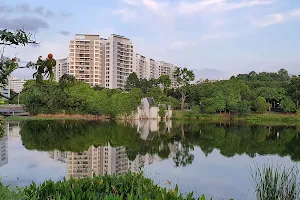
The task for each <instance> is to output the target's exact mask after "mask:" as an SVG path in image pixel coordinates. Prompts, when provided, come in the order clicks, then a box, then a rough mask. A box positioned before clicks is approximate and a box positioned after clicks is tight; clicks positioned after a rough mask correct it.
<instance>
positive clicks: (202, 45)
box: [0, 0, 300, 78]
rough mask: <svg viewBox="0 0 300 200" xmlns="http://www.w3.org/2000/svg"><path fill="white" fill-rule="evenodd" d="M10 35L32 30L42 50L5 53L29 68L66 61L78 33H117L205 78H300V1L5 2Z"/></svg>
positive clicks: (2, 17) (1, 12)
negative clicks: (275, 74)
mask: <svg viewBox="0 0 300 200" xmlns="http://www.w3.org/2000/svg"><path fill="white" fill-rule="evenodd" d="M4 28H7V29H12V30H13V29H20V28H22V29H25V30H26V31H29V32H31V33H33V35H34V37H35V39H36V40H37V41H38V42H39V43H40V44H39V45H35V46H32V45H30V46H27V47H16V48H9V47H6V48H5V55H7V56H17V57H19V58H20V59H21V61H22V63H26V62H27V61H35V60H36V59H37V57H38V56H40V55H42V56H44V57H46V56H47V54H48V53H52V54H54V57H55V58H56V59H59V58H64V57H67V56H68V44H69V41H70V40H71V39H72V38H74V36H75V34H77V33H85V34H100V36H101V37H108V36H109V35H110V34H113V33H114V34H119V35H123V36H126V37H128V38H130V39H131V40H132V42H133V44H134V45H135V46H136V49H137V52H138V53H140V54H143V55H145V56H146V57H151V58H153V59H155V60H162V61H166V62H170V63H172V64H175V65H177V66H180V67H187V68H189V69H194V70H196V71H195V72H196V73H197V74H198V75H199V74H200V76H202V77H203V78H206V77H209V78H220V77H224V78H227V77H230V76H231V75H236V74H239V73H248V72H250V71H258V72H260V71H278V70H279V69H280V68H285V69H287V70H288V71H289V72H290V73H291V74H299V73H300V69H298V68H299V67H300V55H299V53H300V45H299V44H300V37H299V34H300V1H299V0H85V1H81V0H72V1H71V0H60V1H58V0H51V1H40V0H26V1H20V0H5V1H2V2H1V0H0V29H4ZM28 74H30V72H28V70H19V71H17V73H16V76H28ZM205 76H206V77H205ZM198 77H199V76H198Z"/></svg>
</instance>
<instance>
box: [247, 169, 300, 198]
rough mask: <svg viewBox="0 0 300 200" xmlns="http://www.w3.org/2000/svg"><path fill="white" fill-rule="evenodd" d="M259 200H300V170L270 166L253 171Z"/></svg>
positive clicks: (252, 174)
mask: <svg viewBox="0 0 300 200" xmlns="http://www.w3.org/2000/svg"><path fill="white" fill-rule="evenodd" d="M251 176H252V178H253V180H254V183H255V195H256V199H257V200H299V199H300V188H299V170H298V169H297V168H296V167H282V168H281V167H279V166H275V167H274V166H272V165H270V164H268V165H263V166H262V167H259V166H258V165H256V168H255V169H251Z"/></svg>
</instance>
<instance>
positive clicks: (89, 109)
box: [20, 76, 142, 117]
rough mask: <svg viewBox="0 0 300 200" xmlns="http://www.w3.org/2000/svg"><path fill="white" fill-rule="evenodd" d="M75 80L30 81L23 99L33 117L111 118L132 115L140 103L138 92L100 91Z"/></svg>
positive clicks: (25, 86) (24, 90)
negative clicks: (80, 115)
mask: <svg viewBox="0 0 300 200" xmlns="http://www.w3.org/2000/svg"><path fill="white" fill-rule="evenodd" d="M68 79H69V80H68ZM72 79H73V77H72V76H70V77H63V78H61V81H60V82H59V83H57V82H54V81H42V82H38V83H37V82H35V81H28V82H27V83H26V84H25V85H24V89H23V92H22V93H21V95H20V100H21V102H22V103H23V104H24V105H25V107H26V110H27V111H28V112H30V113H31V114H58V113H67V114H95V115H98V114H104V115H107V116H110V117H116V116H119V115H130V114H132V112H133V111H135V110H136V109H137V106H138V105H139V104H140V100H141V96H142V95H141V91H140V90H139V89H133V90H131V91H129V92H123V91H122V90H107V89H103V90H97V89H93V88H91V87H90V86H89V85H88V84H86V83H82V82H77V81H74V80H73V81H72Z"/></svg>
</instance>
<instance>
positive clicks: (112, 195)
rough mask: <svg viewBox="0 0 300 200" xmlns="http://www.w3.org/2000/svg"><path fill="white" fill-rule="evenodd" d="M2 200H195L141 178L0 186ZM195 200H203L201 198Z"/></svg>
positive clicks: (126, 175) (131, 176)
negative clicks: (23, 186) (18, 187)
mask: <svg viewBox="0 0 300 200" xmlns="http://www.w3.org/2000/svg"><path fill="white" fill-rule="evenodd" d="M0 197H1V199H3V200H12V199H13V200H25V199H28V200H29V199H30V200H44V199H53V200H54V199H55V200H77V199H78V200H98V199H103V200H136V199H143V200H154V199H155V200H195V199H196V198H194V197H193V194H192V193H190V194H180V193H179V189H178V187H177V185H176V186H175V187H174V188H173V189H166V188H161V187H159V186H158V185H156V184H155V183H154V182H153V181H152V180H151V179H148V178H145V177H144V176H143V174H141V173H140V174H130V173H129V174H125V175H118V176H115V175H105V176H99V177H93V178H82V179H73V178H71V179H69V180H66V179H64V180H62V181H58V182H54V181H51V180H49V181H45V182H44V183H42V184H41V185H36V184H35V183H32V184H31V185H29V186H27V187H25V188H22V189H18V190H13V189H10V188H9V187H5V186H3V185H2V184H0ZM198 200H206V198H205V196H204V195H203V196H202V197H201V198H198Z"/></svg>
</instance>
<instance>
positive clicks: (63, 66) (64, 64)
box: [53, 58, 69, 82]
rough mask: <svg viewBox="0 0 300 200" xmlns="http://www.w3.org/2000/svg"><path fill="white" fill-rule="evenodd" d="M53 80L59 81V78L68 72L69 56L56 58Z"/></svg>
mask: <svg viewBox="0 0 300 200" xmlns="http://www.w3.org/2000/svg"><path fill="white" fill-rule="evenodd" d="M53 73H54V78H55V81H57V82H58V81H59V79H60V78H61V77H62V76H63V75H64V74H68V73H69V58H63V59H58V60H56V66H55V69H54V70H53Z"/></svg>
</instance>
